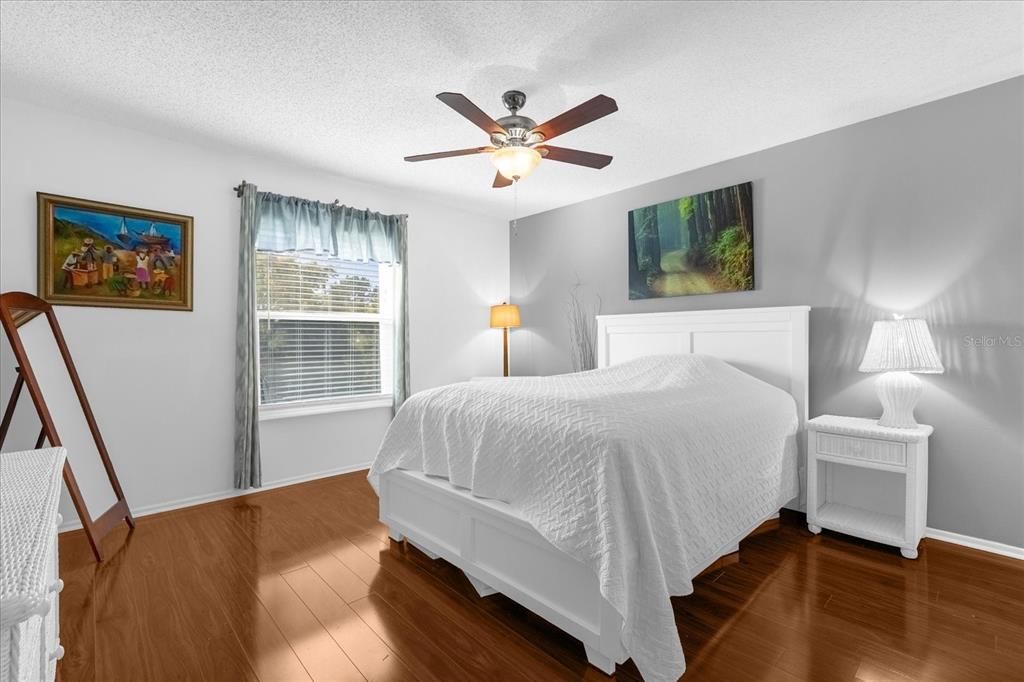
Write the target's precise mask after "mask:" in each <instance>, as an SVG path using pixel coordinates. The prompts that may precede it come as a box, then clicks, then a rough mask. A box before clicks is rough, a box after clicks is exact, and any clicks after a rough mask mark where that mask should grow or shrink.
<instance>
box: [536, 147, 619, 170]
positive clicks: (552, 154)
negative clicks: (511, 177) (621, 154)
mask: <svg viewBox="0 0 1024 682" xmlns="http://www.w3.org/2000/svg"><path fill="white" fill-rule="evenodd" d="M537 151H539V152H540V153H541V154H544V158H545V159H549V160H551V161H561V162H562V163H572V164H575V165H577V166H586V167H587V168H604V167H605V166H607V165H608V164H609V163H611V162H612V157H610V156H608V155H607V154H595V153H594V152H581V151H580V150H579V149H566V148H565V147H552V146H551V145H548V144H546V145H544V146H543V147H537ZM545 151H546V152H547V153H546V154H545V153H544V152H545Z"/></svg>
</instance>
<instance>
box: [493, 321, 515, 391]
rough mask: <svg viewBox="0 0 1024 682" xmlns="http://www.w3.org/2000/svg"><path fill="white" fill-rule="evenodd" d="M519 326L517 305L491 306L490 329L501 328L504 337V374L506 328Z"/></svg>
mask: <svg viewBox="0 0 1024 682" xmlns="http://www.w3.org/2000/svg"><path fill="white" fill-rule="evenodd" d="M518 326H519V306H517V305H515V304H514V303H502V304H501V305H492V306H491V329H501V330H502V338H503V339H504V364H503V365H502V367H503V370H504V374H503V376H508V330H509V329H513V328H515V327H518Z"/></svg>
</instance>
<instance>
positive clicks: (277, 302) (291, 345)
mask: <svg viewBox="0 0 1024 682" xmlns="http://www.w3.org/2000/svg"><path fill="white" fill-rule="evenodd" d="M394 281H395V273H394V268H393V267H391V266H387V265H378V264H376V263H356V262H352V261H344V260H340V259H337V258H331V257H329V256H318V255H312V254H306V253H268V252H263V251H258V252H257V253H256V314H257V318H258V320H259V341H260V343H259V346H260V348H259V353H260V355H259V358H260V362H259V365H260V404H261V405H283V404H288V403H299V402H313V401H343V400H350V399H357V398H360V397H364V398H365V397H366V396H381V395H387V394H390V393H391V385H392V383H391V377H392V371H393V370H392V358H393V335H392V332H393V329H394V297H393V295H392V292H393V290H394Z"/></svg>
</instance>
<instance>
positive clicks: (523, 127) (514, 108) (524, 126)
mask: <svg viewBox="0 0 1024 682" xmlns="http://www.w3.org/2000/svg"><path fill="white" fill-rule="evenodd" d="M501 101H502V102H503V103H504V104H505V108H506V109H508V110H509V111H510V112H511V115H509V116H502V117H501V118H499V119H498V120H496V121H495V123H497V124H498V125H500V126H501V127H502V128H504V129H505V134H504V135H502V134H501V133H496V134H492V135H491V144H494V145H496V146H498V147H525V146H527V145H532V144H537V143H539V142H543V141H544V136H543V135H541V134H540V133H533V134H531V133H530V131H531V130H533V129H534V128H536V127H537V122H536V121H534V120H533V119H532V118H530V117H528V116H520V115H519V113H518V112H519V110H520V109H522V108H523V106H525V105H526V94H525V93H523V92H522V91H520V90H509V91H508V92H506V93H505V94H503V95H502V96H501Z"/></svg>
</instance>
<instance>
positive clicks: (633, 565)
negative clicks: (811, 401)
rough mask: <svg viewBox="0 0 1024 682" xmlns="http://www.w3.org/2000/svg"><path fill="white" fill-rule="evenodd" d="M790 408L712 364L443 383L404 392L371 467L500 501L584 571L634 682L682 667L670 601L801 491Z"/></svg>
mask: <svg viewBox="0 0 1024 682" xmlns="http://www.w3.org/2000/svg"><path fill="white" fill-rule="evenodd" d="M798 426H799V421H798V418H797V413H796V406H795V401H794V400H793V398H792V396H790V395H789V394H788V393H786V392H785V391H782V390H780V389H778V388H775V387H774V386H771V385H769V384H767V383H764V382H762V381H760V380H758V379H755V378H754V377H752V376H750V375H748V374H746V373H744V372H741V371H740V370H738V369H736V368H734V367H732V366H730V365H728V364H727V363H725V362H723V361H721V360H719V359H716V358H712V357H708V356H701V355H676V356H652V357H646V358H641V359H639V360H634V361H632V362H629V363H625V364H622V365H617V366H615V367H611V368H608V369H598V370H593V371H590V372H582V373H579V374H567V375H561V376H554V377H529V378H527V377H524V378H512V379H505V380H495V381H478V382H472V383H464V384H453V385H450V386H442V387H440V388H435V389H430V390H426V391H422V392H420V393H417V394H415V395H414V396H412V397H411V398H410V399H409V400H408V401H407V402H406V403H405V404H404V405H403V406H402V409H401V410H400V411H399V412H398V414H397V415H396V416H395V419H394V421H393V422H392V423H391V427H390V428H389V429H388V432H387V434H386V435H385V437H384V441H383V443H382V444H381V448H380V452H379V453H378V454H377V459H376V461H374V463H373V467H372V468H371V469H370V473H369V479H370V483H371V484H372V485H373V486H374V488H376V487H377V484H378V481H379V477H380V475H381V474H382V473H384V472H386V471H388V470H390V469H394V468H402V469H410V470H413V471H422V472H425V473H427V474H430V475H435V476H442V477H445V478H448V479H449V480H450V481H451V482H452V483H454V484H455V485H458V486H461V487H464V488H468V489H469V490H471V491H472V492H473V493H474V494H475V495H478V496H481V497H486V498H493V499H497V500H502V501H504V502H507V503H509V504H510V505H512V507H513V508H514V509H515V510H516V511H517V512H518V513H519V514H520V515H521V516H522V518H524V519H525V520H526V521H527V522H529V523H530V524H532V525H533V526H534V527H535V528H536V529H537V531H538V532H540V534H541V535H543V536H544V537H545V538H547V540H548V541H550V542H551V543H552V544H553V545H555V546H556V547H557V548H559V549H560V550H562V551H563V552H565V553H567V554H569V555H570V556H572V557H574V558H576V559H578V560H580V561H582V562H583V563H584V564H586V565H587V566H589V567H591V568H592V569H593V571H594V573H595V574H596V575H597V576H598V579H599V583H600V587H601V593H602V594H603V595H604V597H605V598H606V599H607V600H608V601H609V602H610V603H611V604H612V606H614V607H615V609H616V610H617V611H618V612H619V613H620V614H621V615H622V617H623V631H622V641H623V644H624V645H625V648H626V651H627V652H628V653H629V655H630V656H631V657H632V658H633V661H634V662H635V663H636V665H637V667H638V668H639V670H640V672H641V674H642V675H643V676H644V678H645V679H647V680H651V681H655V680H659V681H660V680H676V679H677V678H678V677H679V676H680V675H682V673H683V671H684V670H685V668H686V663H685V660H684V658H683V651H682V646H681V645H680V641H679V634H678V632H677V630H676V626H675V616H674V614H673V611H672V604H671V601H670V599H669V597H670V595H684V594H689V593H691V592H692V591H693V583H692V580H691V579H692V577H693V576H694V575H695V574H696V573H697V572H699V571H700V570H702V569H703V568H704V567H705V566H706V565H707V564H708V563H710V562H711V561H713V560H714V559H716V558H717V556H716V553H717V552H718V551H719V550H720V549H722V548H723V547H724V546H725V545H726V544H727V543H729V542H730V541H733V540H735V539H736V538H737V537H739V536H740V535H741V534H742V533H744V532H745V531H746V530H748V529H749V528H751V527H753V526H754V525H756V524H757V523H758V522H760V521H761V520H763V519H764V518H765V517H767V516H768V515H770V514H771V513H773V512H775V511H777V510H778V509H779V507H781V506H782V505H783V504H785V503H786V502H788V501H789V500H791V499H792V498H793V497H795V496H796V495H797V492H798V483H797V473H796V433H797V430H798Z"/></svg>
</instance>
